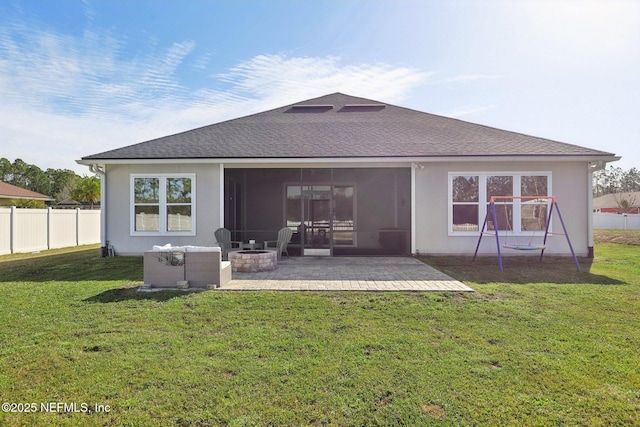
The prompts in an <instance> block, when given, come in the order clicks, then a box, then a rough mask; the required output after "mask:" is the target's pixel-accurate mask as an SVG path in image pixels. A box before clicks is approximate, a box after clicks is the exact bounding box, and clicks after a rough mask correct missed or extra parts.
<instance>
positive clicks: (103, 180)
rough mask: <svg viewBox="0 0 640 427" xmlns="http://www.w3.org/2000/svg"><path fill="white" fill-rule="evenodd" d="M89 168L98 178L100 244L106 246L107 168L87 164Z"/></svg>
mask: <svg viewBox="0 0 640 427" xmlns="http://www.w3.org/2000/svg"><path fill="white" fill-rule="evenodd" d="M89 170H90V171H91V172H92V173H94V174H96V175H98V177H99V178H100V246H101V247H103V248H104V247H105V246H107V169H106V166H102V167H100V166H99V165H97V164H93V165H90V166H89Z"/></svg>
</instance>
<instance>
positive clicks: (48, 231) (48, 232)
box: [47, 206, 52, 249]
mask: <svg viewBox="0 0 640 427" xmlns="http://www.w3.org/2000/svg"><path fill="white" fill-rule="evenodd" d="M51 215H52V212H51V206H49V207H48V208H47V249H51V228H52V227H51Z"/></svg>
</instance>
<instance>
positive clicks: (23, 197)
mask: <svg viewBox="0 0 640 427" xmlns="http://www.w3.org/2000/svg"><path fill="white" fill-rule="evenodd" d="M53 200H55V199H54V198H53V197H51V196H47V195H45V194H40V193H36V192H35V191H31V190H27V189H24V188H21V187H16V186H15V185H11V184H7V183H6V182H2V181H0V206H14V205H16V203H17V202H20V203H24V202H25V201H35V202H36V203H37V204H41V205H42V206H44V202H51V201H53Z"/></svg>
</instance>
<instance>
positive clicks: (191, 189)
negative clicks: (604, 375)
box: [78, 93, 619, 256]
mask: <svg viewBox="0 0 640 427" xmlns="http://www.w3.org/2000/svg"><path fill="white" fill-rule="evenodd" d="M618 159H619V157H616V156H615V155H614V154H612V153H607V152H603V151H598V150H593V149H589V148H585V147H580V146H576V145H571V144H566V143H561V142H557V141H552V140H548V139H544V138H537V137H534V136H528V135H523V134H520V133H515V132H510V131H505V130H500V129H495V128H492V127H488V126H483V125H479V124H474V123H469V122H465V121H461V120H457V119H452V118H448V117H442V116H437V115H433V114H428V113H424V112H420V111H416V110H412V109H408V108H403V107H400V106H395V105H391V104H387V103H384V102H380V101H374V100H370V99H364V98H359V97H354V96H349V95H345V94H342V93H334V94H330V95H326V96H322V97H319V98H315V99H310V100H306V101H303V102H298V103H295V104H292V105H287V106H284V107H280V108H276V109H273V110H269V111H265V112H261V113H258V114H253V115H249V116H246V117H241V118H238V119H234V120H228V121H224V122H221V123H217V124H213V125H209V126H205V127H201V128H198V129H193V130H190V131H186V132H182V133H178V134H175V135H170V136H165V137H162V138H158V139H154V140H151V141H146V142H142V143H139V144H134V145H129V146H126V147H123V148H118V149H115V150H111V151H106V152H103V153H99V154H93V155H89V156H86V157H83V158H82V159H81V160H78V163H80V164H84V165H87V166H89V167H90V168H91V170H92V171H94V172H96V173H99V174H100V175H101V178H102V179H101V182H102V186H103V188H102V195H103V199H102V206H103V209H102V214H103V218H102V239H103V243H104V242H105V241H106V240H109V242H110V243H111V244H112V245H114V247H115V249H116V250H117V251H118V253H119V254H141V253H142V252H143V251H144V250H147V249H149V248H151V247H152V246H153V245H162V244H165V243H172V244H175V245H210V244H211V243H212V242H214V237H213V232H214V230H216V229H217V228H218V227H223V226H224V227H226V228H228V229H229V230H231V231H232V232H233V234H234V240H242V241H244V242H247V241H248V240H255V241H256V242H260V241H263V240H273V239H275V236H276V233H277V231H278V229H280V228H281V227H284V226H287V227H290V228H291V229H292V230H293V232H294V237H293V239H292V242H291V245H290V246H289V248H290V249H289V251H290V252H293V251H297V253H299V254H301V255H316V256H318V255H345V254H365V255H366V254H409V253H411V254H415V253H421V254H473V252H474V249H475V245H476V242H477V240H478V235H479V231H480V228H481V226H482V224H483V221H484V218H485V213H486V209H487V207H486V206H487V202H488V200H489V198H490V196H492V195H512V196H524V195H526V196H550V195H553V196H556V197H557V200H558V203H559V206H561V207H562V214H563V217H564V218H565V222H567V223H568V228H569V230H568V231H569V234H570V236H571V240H572V242H573V245H574V248H575V249H576V252H577V254H578V255H587V254H589V253H590V248H591V247H592V246H593V240H592V230H591V228H592V223H591V221H592V219H591V214H590V213H591V211H592V206H591V203H592V197H591V181H592V180H591V174H592V172H594V171H595V170H597V169H599V168H602V167H604V166H605V165H606V163H607V162H611V161H615V160H618ZM532 203H533V204H534V206H531V205H530V204H529V203H525V202H522V201H520V200H519V199H514V200H512V201H511V202H508V203H505V204H504V206H502V210H501V212H503V214H504V216H505V218H506V220H505V221H502V224H500V226H501V227H503V228H506V227H507V224H509V228H510V229H511V230H509V231H510V233H511V234H513V235H517V236H523V237H525V238H534V237H536V236H537V235H539V234H544V228H543V227H544V224H541V223H540V218H543V222H544V217H545V215H544V214H545V212H546V210H547V209H548V202H547V201H546V199H545V200H544V201H543V202H542V206H540V205H541V203H540V200H538V201H535V200H534V201H533V202H532ZM557 229H560V230H561V227H560V226H559V225H558V224H555V223H553V222H552V224H551V230H555V231H558V230H557ZM541 231H542V232H541ZM495 250H496V247H495V242H492V241H491V239H483V241H482V245H481V247H480V253H487V254H493V253H495ZM553 253H555V254H568V253H570V252H569V249H568V248H567V245H566V240H565V239H564V238H556V237H551V238H550V240H549V241H548V242H547V254H553Z"/></svg>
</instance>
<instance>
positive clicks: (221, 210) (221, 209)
mask: <svg viewBox="0 0 640 427" xmlns="http://www.w3.org/2000/svg"><path fill="white" fill-rule="evenodd" d="M218 180H219V182H220V187H219V191H220V200H219V202H218V203H219V204H220V205H219V210H218V215H220V218H219V224H218V226H219V227H220V228H222V227H224V208H225V206H224V204H225V198H224V188H225V185H224V163H220V175H219V177H218Z"/></svg>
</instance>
